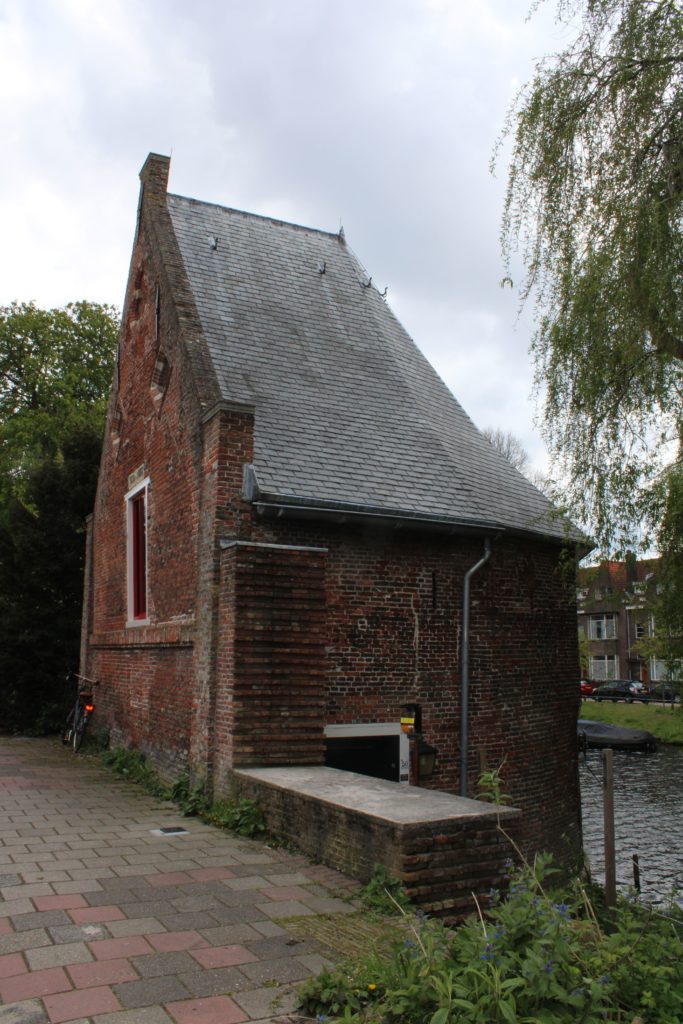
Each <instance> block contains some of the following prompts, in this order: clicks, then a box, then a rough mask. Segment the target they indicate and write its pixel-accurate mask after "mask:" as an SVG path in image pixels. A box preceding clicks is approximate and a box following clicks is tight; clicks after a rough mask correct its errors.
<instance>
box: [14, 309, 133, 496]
mask: <svg viewBox="0 0 683 1024" xmlns="http://www.w3.org/2000/svg"><path fill="white" fill-rule="evenodd" d="M118 328H119V323H118V316H117V312H116V310H115V309H114V308H113V307H111V306H101V305H98V304H96V303H90V302H75V303H70V304H69V305H68V306H65V307H64V308H63V309H38V307H37V306H35V305H34V304H33V303H23V304H18V303H13V304H12V305H10V306H5V307H0V470H1V472H0V480H2V481H4V484H3V485H2V487H3V490H4V489H7V488H8V487H9V489H10V490H11V491H12V492H14V493H21V485H22V482H23V478H24V474H25V472H26V471H27V470H28V469H30V467H31V466H32V465H33V464H34V463H35V462H36V461H38V462H41V461H43V460H44V459H46V458H47V459H49V458H52V459H54V458H58V457H59V452H60V449H61V445H62V442H63V439H64V438H69V437H72V436H73V435H74V434H78V433H81V432H86V433H95V434H101V432H102V427H103V425H104V415H105V412H106V404H107V397H108V394H109V388H110V386H111V380H112V375H113V372H114V360H115V353H116V342H117V337H118Z"/></svg>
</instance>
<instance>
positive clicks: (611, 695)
mask: <svg viewBox="0 0 683 1024" xmlns="http://www.w3.org/2000/svg"><path fill="white" fill-rule="evenodd" d="M592 696H593V699H594V700H612V701H614V702H615V703H616V701H618V700H625V701H628V703H629V704H633V702H634V701H635V700H640V701H642V702H643V704H648V703H649V700H650V695H649V694H648V693H647V691H646V690H645V687H644V686H643V684H642V683H638V682H636V681H634V680H633V679H612V680H611V681H610V682H609V683H604V684H603V685H602V686H598V688H597V690H594V691H593V693H592Z"/></svg>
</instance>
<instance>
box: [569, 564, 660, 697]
mask: <svg viewBox="0 0 683 1024" xmlns="http://www.w3.org/2000/svg"><path fill="white" fill-rule="evenodd" d="M658 568H659V559H658V558H647V559H643V560H641V561H637V560H636V559H635V558H628V559H627V560H626V561H624V562H602V563H601V564H600V565H597V566H593V567H591V568H587V569H581V570H579V578H578V584H579V585H578V592H577V613H578V627H579V635H580V636H582V637H585V641H586V650H587V657H588V664H587V665H586V667H585V669H584V675H585V676H586V677H587V678H588V679H593V680H602V679H636V680H638V681H640V682H642V683H644V684H645V685H647V684H648V683H650V682H655V681H657V680H662V679H666V678H668V676H667V671H666V666H665V664H664V662H662V661H659V660H658V659H657V658H655V657H652V656H651V655H649V654H648V653H647V651H646V650H644V648H643V647H642V646H641V642H642V641H644V640H647V639H649V638H650V637H653V636H654V635H655V617H654V612H653V609H654V605H655V599H656V597H657V570H658Z"/></svg>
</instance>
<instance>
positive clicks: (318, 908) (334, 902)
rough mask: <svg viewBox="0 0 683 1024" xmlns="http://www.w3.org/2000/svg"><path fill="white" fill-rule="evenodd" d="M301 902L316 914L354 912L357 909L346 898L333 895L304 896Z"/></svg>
mask: <svg viewBox="0 0 683 1024" xmlns="http://www.w3.org/2000/svg"><path fill="white" fill-rule="evenodd" d="M303 902H304V903H305V904H306V906H307V907H310V908H311V910H314V911H315V913H316V914H355V913H356V910H357V909H358V908H357V907H354V906H353V905H352V904H351V903H348V902H347V901H346V900H340V899H337V898H335V897H333V896H326V897H325V896H306V898H305V899H304V900H303Z"/></svg>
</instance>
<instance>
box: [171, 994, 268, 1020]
mask: <svg viewBox="0 0 683 1024" xmlns="http://www.w3.org/2000/svg"><path fill="white" fill-rule="evenodd" d="M165 1008H166V1009H167V1010H168V1012H169V1013H170V1014H171V1016H172V1017H173V1019H174V1020H175V1021H177V1024H241V1022H242V1021H245V1020H249V1017H248V1016H247V1014H246V1013H244V1012H243V1011H242V1010H241V1009H240V1008H239V1006H238V1005H237V1003H235V1002H233V1000H232V999H231V998H230V996H212V997H210V998H208V999H183V1000H181V1001H180V1002H177V1003H166V1007H165Z"/></svg>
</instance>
